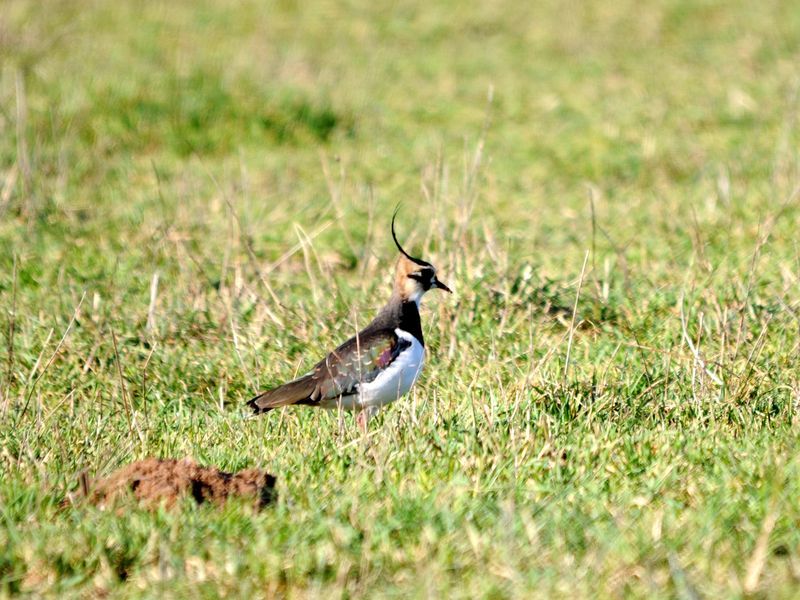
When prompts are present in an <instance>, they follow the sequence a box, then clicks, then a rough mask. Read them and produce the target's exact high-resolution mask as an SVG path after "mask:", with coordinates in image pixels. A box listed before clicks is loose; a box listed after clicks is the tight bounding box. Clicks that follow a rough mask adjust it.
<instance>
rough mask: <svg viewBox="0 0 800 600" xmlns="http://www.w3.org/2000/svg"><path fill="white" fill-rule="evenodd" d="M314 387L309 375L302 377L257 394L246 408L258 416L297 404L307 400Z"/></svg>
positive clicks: (314, 384) (314, 383)
mask: <svg viewBox="0 0 800 600" xmlns="http://www.w3.org/2000/svg"><path fill="white" fill-rule="evenodd" d="M316 387H317V384H316V382H315V381H314V380H313V379H312V376H311V374H308V375H304V376H303V377H300V378H299V379H295V380H294V381H290V382H289V383H285V384H283V385H282V386H280V387H276V388H275V389H273V390H269V391H266V392H263V393H261V394H259V395H258V396H256V397H255V398H253V399H252V400H250V401H249V402H248V403H247V406H249V407H250V408H251V409H253V413H254V414H256V415H259V414H261V413H265V412H267V411H270V410H272V409H273V408H278V407H280V406H288V405H290V404H298V403H300V402H303V400H308V399H309V398H310V397H311V394H313V393H314V389H315V388H316Z"/></svg>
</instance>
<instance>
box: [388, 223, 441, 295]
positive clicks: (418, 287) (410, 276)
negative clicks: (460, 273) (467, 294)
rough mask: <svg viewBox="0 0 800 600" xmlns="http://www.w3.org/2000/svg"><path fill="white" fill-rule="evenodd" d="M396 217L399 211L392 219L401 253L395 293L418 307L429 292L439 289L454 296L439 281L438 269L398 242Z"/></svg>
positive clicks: (396, 274) (396, 273)
mask: <svg viewBox="0 0 800 600" xmlns="http://www.w3.org/2000/svg"><path fill="white" fill-rule="evenodd" d="M396 216H397V211H395V214H394V216H393V217H392V238H393V239H394V243H395V245H396V246H397V249H398V250H399V251H400V259H399V260H398V261H397V269H396V271H395V280H394V289H395V293H396V294H398V295H399V296H400V298H402V299H403V300H406V301H409V300H410V301H413V302H416V303H417V306H419V303H420V301H421V300H422V296H423V295H425V292H427V291H428V290H432V289H434V288H438V289H440V290H444V291H445V292H449V293H451V294H452V293H453V292H452V291H451V290H450V288H449V287H447V286H446V285H445V284H443V283H442V282H441V281H439V280H438V279H437V277H436V267H434V266H433V265H432V264H431V263H429V262H427V261H425V260H422V259H421V258H415V257H413V256H411V255H410V254H409V253H408V252H406V251H405V250H403V247H402V246H401V245H400V242H398V241H397V235H396V234H395V231H394V220H395V217H396Z"/></svg>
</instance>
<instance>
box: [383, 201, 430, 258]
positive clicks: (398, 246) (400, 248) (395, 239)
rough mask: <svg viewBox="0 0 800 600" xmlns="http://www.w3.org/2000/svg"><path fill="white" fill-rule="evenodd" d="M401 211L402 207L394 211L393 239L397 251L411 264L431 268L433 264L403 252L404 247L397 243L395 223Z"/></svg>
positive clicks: (398, 206)
mask: <svg viewBox="0 0 800 600" xmlns="http://www.w3.org/2000/svg"><path fill="white" fill-rule="evenodd" d="M399 210H400V205H399V204H398V205H397V208H395V209H394V214H393V215H392V239H394V244H395V246H397V249H398V250H400V254H402V255H403V256H405V257H406V258H407V259H408V260H410V261H411V262H415V263H417V264H418V265H420V266H421V267H430V266H432V265H431V263H429V262H427V261H424V260H422V259H421V258H415V257H413V256H411V255H410V254H409V253H408V252H406V251H405V250H403V247H402V246H401V245H400V242H398V241H397V234H396V233H395V232H394V221H395V219H396V218H397V212H398V211H399Z"/></svg>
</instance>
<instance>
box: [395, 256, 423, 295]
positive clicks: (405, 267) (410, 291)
mask: <svg viewBox="0 0 800 600" xmlns="http://www.w3.org/2000/svg"><path fill="white" fill-rule="evenodd" d="M419 268H420V266H419V265H418V264H417V263H415V262H414V261H411V260H409V259H407V258H406V257H405V256H401V257H400V258H399V259H398V261H397V267H395V274H394V292H395V293H396V294H399V295H400V297H401V298H404V299H406V298H411V297H412V296H414V295H415V294H418V293H420V292H421V291H423V290H422V286H421V285H420V283H419V282H418V281H416V280H415V279H412V278H411V277H409V275H410V274H411V273H414V272H415V271H418V270H419Z"/></svg>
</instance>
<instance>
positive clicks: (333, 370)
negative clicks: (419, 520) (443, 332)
mask: <svg viewBox="0 0 800 600" xmlns="http://www.w3.org/2000/svg"><path fill="white" fill-rule="evenodd" d="M396 217H397V211H395V214H394V216H393V217H392V239H394V243H395V245H396V246H397V249H398V250H399V251H400V258H399V259H398V261H397V267H396V268H395V278H394V289H393V291H392V296H391V297H390V298H389V302H388V303H387V304H386V306H384V307H383V309H382V310H381V311H380V312H379V313H378V316H376V317H375V319H374V320H373V321H372V322H371V323H370V324H369V325H367V326H366V327H365V328H364V329H363V330H361V331H360V332H359V333H357V334H356V335H355V336H354V337H352V338H350V339H349V340H347V341H346V342H344V343H343V344H342V345H341V346H339V347H338V348H336V349H335V350H334V351H333V352H331V353H330V354H328V355H327V356H326V357H325V358H324V359H323V360H321V361H320V362H318V363H317V364H316V366H314V368H313V369H312V370H311V371H309V372H308V373H306V374H305V375H303V376H302V377H299V378H298V379H295V380H293V381H290V382H288V383H285V384H283V385H281V386H278V387H276V388H274V389H271V390H268V391H266V392H262V393H261V394H259V395H258V396H256V397H255V398H253V399H252V400H250V401H249V402H248V403H247V405H248V406H249V407H250V408H251V409H253V411H254V413H255V414H261V413H265V412H268V411H270V410H272V409H273V408H278V407H281V406H291V405H306V406H315V407H320V408H327V409H343V410H350V411H357V413H358V416H357V422H358V425H359V427H360V428H361V429H362V430H366V426H367V421H368V420H369V419H370V418H371V417H372V416H374V415H375V414H376V413H377V412H378V411H379V410H380V408H381V407H383V406H385V405H387V404H390V403H392V402H394V401H395V400H397V399H398V398H400V397H401V396H403V395H404V394H406V393H407V392H408V391H409V390H410V389H411V386H412V385H414V382H415V381H416V380H417V378H418V377H419V374H420V371H421V370H422V363H423V361H424V359H425V340H424V338H423V336H422V323H421V322H420V316H419V307H420V302H421V301H422V297H423V296H424V295H425V292H427V291H428V290H432V289H440V290H444V291H445V292H450V293H452V292H451V290H450V288H448V287H447V286H446V285H445V284H444V283H442V282H441V281H439V279H437V277H436V268H435V267H434V266H433V265H432V264H431V263H429V262H427V261H424V260H422V259H420V258H415V257H413V256H411V255H410V254H409V253H408V252H406V251H405V250H404V249H403V247H402V246H401V245H400V242H399V241H397V235H396V233H395V228H394V222H395V218H396Z"/></svg>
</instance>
